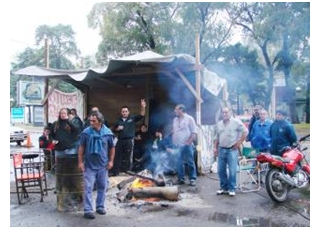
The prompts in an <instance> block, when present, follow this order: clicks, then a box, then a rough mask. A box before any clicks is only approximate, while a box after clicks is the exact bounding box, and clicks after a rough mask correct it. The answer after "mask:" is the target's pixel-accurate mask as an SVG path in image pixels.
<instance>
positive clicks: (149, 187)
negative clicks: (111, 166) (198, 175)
mask: <svg viewBox="0 0 320 229" xmlns="http://www.w3.org/2000/svg"><path fill="white" fill-rule="evenodd" d="M127 173H128V174H130V175H133V176H135V179H134V180H133V179H132V177H131V178H129V179H127V180H125V181H122V182H121V183H120V184H119V185H118V188H119V190H120V191H119V193H118V194H117V198H118V200H119V201H121V202H125V201H128V200H130V201H132V200H135V199H145V200H146V199H148V200H149V201H150V200H152V201H159V200H160V199H165V200H169V201H177V200H178V197H179V190H178V187H177V186H165V185H166V183H165V177H164V176H163V175H158V176H157V177H156V179H154V178H151V177H148V176H144V175H141V174H136V173H133V172H127Z"/></svg>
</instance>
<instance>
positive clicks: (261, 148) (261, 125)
mask: <svg viewBox="0 0 320 229" xmlns="http://www.w3.org/2000/svg"><path fill="white" fill-rule="evenodd" d="M259 116H260V118H259V119H258V120H257V121H256V122H255V123H254V124H253V127H252V130H251V133H250V137H249V138H250V140H251V146H252V147H253V148H254V149H255V150H256V152H257V153H260V152H267V151H269V148H270V145H271V136H270V126H271V124H272V123H273V121H272V120H270V119H268V112H267V111H266V110H264V109H262V110H261V111H260V115H259Z"/></svg>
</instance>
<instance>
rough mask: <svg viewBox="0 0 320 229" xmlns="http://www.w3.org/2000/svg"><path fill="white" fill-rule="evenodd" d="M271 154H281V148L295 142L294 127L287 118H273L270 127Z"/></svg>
mask: <svg viewBox="0 0 320 229" xmlns="http://www.w3.org/2000/svg"><path fill="white" fill-rule="evenodd" d="M270 136H271V148H270V151H271V154H273V155H279V156H282V154H283V152H281V150H282V149H283V148H284V147H286V146H293V143H295V142H297V135H296V133H295V130H294V127H293V125H292V124H291V123H289V122H288V121H287V120H275V121H274V122H273V124H272V125H271V127H270Z"/></svg>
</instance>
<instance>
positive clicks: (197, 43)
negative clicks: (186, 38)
mask: <svg viewBox="0 0 320 229" xmlns="http://www.w3.org/2000/svg"><path fill="white" fill-rule="evenodd" d="M195 49H196V65H197V66H196V69H197V70H196V92H197V95H198V98H201V95H200V92H201V87H200V85H201V72H200V71H201V70H200V35H199V34H197V35H196V41H195ZM201 102H202V101H201V100H199V99H196V123H197V126H198V127H199V129H198V134H197V144H198V145H197V167H198V172H199V173H200V174H201V173H202V166H201V151H202V139H203V136H202V131H201Z"/></svg>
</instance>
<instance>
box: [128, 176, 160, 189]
mask: <svg viewBox="0 0 320 229" xmlns="http://www.w3.org/2000/svg"><path fill="white" fill-rule="evenodd" d="M155 186H156V184H155V183H154V182H152V181H151V180H147V179H142V178H137V179H135V180H134V181H133V182H132V184H131V188H143V187H155Z"/></svg>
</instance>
